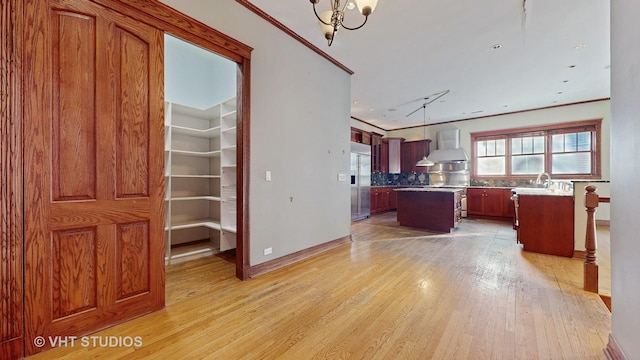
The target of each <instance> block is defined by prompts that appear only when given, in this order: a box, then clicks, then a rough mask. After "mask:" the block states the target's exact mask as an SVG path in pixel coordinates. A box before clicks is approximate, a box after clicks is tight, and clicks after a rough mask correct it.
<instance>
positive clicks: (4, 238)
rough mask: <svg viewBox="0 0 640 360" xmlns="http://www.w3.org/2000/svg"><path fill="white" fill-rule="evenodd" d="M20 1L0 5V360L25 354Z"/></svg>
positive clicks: (21, 7)
mask: <svg viewBox="0 0 640 360" xmlns="http://www.w3.org/2000/svg"><path fill="white" fill-rule="evenodd" d="M22 9H23V4H22V0H8V1H2V3H1V4H0V17H1V18H2V21H1V22H0V24H1V25H0V27H1V28H0V33H2V38H1V39H0V86H1V91H0V94H2V95H1V97H0V137H1V139H0V184H1V185H0V219H2V220H1V221H0V236H1V237H0V258H1V259H2V263H0V298H2V299H5V301H3V302H1V303H0V315H1V316H2V326H1V327H0V358H3V359H4V358H9V359H13V358H20V357H22V350H23V345H24V344H23V341H24V340H23V304H22V294H23V270H22V269H23V252H22V244H23V229H22V216H23V211H22V201H23V192H22V183H23V180H22V179H23V177H22V176H23V174H22V143H23V142H22V85H21V79H22V46H23V42H22V37H21V34H22V26H23V23H22V19H23V17H22Z"/></svg>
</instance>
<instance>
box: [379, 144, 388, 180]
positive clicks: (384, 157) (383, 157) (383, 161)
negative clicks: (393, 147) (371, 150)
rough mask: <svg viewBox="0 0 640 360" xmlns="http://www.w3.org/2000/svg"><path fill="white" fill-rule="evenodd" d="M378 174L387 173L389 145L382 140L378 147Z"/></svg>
mask: <svg viewBox="0 0 640 360" xmlns="http://www.w3.org/2000/svg"><path fill="white" fill-rule="evenodd" d="M380 172H383V173H388V172H389V143H388V142H386V141H384V139H383V141H382V144H381V145H380Z"/></svg>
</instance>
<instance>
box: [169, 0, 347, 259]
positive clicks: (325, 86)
mask: <svg viewBox="0 0 640 360" xmlns="http://www.w3.org/2000/svg"><path fill="white" fill-rule="evenodd" d="M162 1H163V2H164V3H166V4H167V5H169V6H171V7H173V8H175V9H176V10H178V11H181V12H183V13H185V14H187V15H189V16H191V17H193V18H195V19H197V20H199V21H201V22H203V23H205V24H207V25H209V26H211V27H212V28H215V29H216V30H219V31H221V32H222V33H225V34H227V35H229V36H231V37H233V38H235V39H237V40H239V41H241V42H243V43H245V44H247V45H249V46H251V47H252V48H254V51H253V52H252V55H251V152H250V156H251V160H250V169H251V170H250V171H251V174H250V176H251V178H250V181H249V201H250V203H249V206H250V209H249V216H250V233H251V237H250V239H251V243H250V249H251V251H250V263H251V265H256V264H260V263H263V262H265V261H268V260H272V259H275V258H278V257H281V256H284V255H287V254H291V253H293V252H296V251H299V250H303V249H306V248H309V247H311V246H315V245H319V244H322V243H325V242H328V241H331V240H335V239H338V238H341V237H344V236H348V235H349V234H350V232H351V229H350V226H351V217H350V216H351V215H350V214H351V213H350V211H351V207H350V201H351V199H350V187H349V186H350V185H349V183H348V182H346V181H345V182H338V173H343V174H348V173H349V167H350V142H349V128H350V99H351V78H350V75H349V74H347V73H346V72H344V71H343V70H341V69H339V68H338V67H336V66H335V65H333V64H331V63H330V62H328V61H327V60H325V59H324V58H322V57H320V56H318V55H317V54H316V53H314V52H312V51H311V50H309V49H307V48H306V47H304V46H303V45H302V44H300V43H298V42H297V41H295V40H294V39H292V38H291V37H289V36H288V35H286V34H284V33H283V32H282V31H280V30H278V29H277V28H275V27H274V26H273V25H271V24H269V23H268V22H266V21H264V20H263V19H262V18H260V17H258V16H257V15H255V14H254V13H252V12H250V11H249V10H247V9H246V8H244V7H243V6H241V5H239V4H238V3H237V2H236V1H235V0H217V1H210V0H190V1H184V0H162ZM267 170H269V171H271V172H272V177H273V181H271V182H267V181H265V171H267ZM268 247H271V248H273V253H272V254H271V255H267V256H265V255H263V249H265V248H268Z"/></svg>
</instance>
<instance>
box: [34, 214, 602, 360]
mask: <svg viewBox="0 0 640 360" xmlns="http://www.w3.org/2000/svg"><path fill="white" fill-rule="evenodd" d="M352 234H353V240H354V241H353V243H351V244H348V245H344V246H341V247H339V248H336V249H334V250H331V251H328V252H325V253H323V254H320V255H318V256H315V257H313V258H312V259H308V260H305V261H302V262H299V263H297V264H293V265H291V266H288V267H286V268H282V269H279V270H276V271H273V272H271V273H268V274H265V275H262V276H260V277H257V278H255V279H251V280H249V281H245V282H241V281H239V280H236V279H235V278H234V271H235V269H234V265H233V264H232V263H229V262H227V261H225V260H223V259H221V258H219V257H209V258H204V259H200V260H196V261H192V262H189V263H184V264H179V265H173V266H170V267H169V268H168V269H167V306H166V308H165V309H164V310H161V311H158V312H156V313H153V314H149V315H147V316H144V317H141V318H138V319H135V320H132V321H129V322H127V323H125V324H122V325H119V326H116V327H113V328H110V329H107V330H104V331H102V332H100V333H97V334H94V335H95V336H101V337H106V336H113V337H127V336H129V337H136V336H138V337H140V338H141V339H142V346H139V347H137V348H132V347H114V348H104V347H102V348H101V347H90V348H83V347H82V346H80V345H78V343H76V345H75V346H74V347H72V348H70V347H67V348H56V349H53V350H50V351H47V352H45V353H42V354H39V355H36V356H34V357H31V358H29V359H52V358H57V357H64V358H67V359H88V358H94V359H97V358H101V359H203V358H207V359H315V358H318V359H319V358H329V359H347V358H349V359H605V358H606V357H605V356H604V353H603V349H604V348H605V346H606V343H607V340H608V335H609V332H610V323H611V315H610V313H609V312H608V310H607V309H606V308H605V306H604V305H603V303H602V302H601V300H600V299H599V297H598V296H597V295H596V294H591V293H588V292H585V291H583V290H582V262H581V261H579V260H576V259H567V258H562V257H556V256H548V255H540V254H534V253H527V252H523V251H522V250H521V247H520V246H519V245H517V244H516V242H515V233H514V231H513V230H512V229H511V226H510V224H508V223H500V222H490V221H479V220H468V219H465V220H463V222H462V223H461V224H460V227H459V228H458V229H456V230H455V231H454V232H452V233H451V234H430V233H427V232H423V231H420V230H415V229H407V228H401V227H399V226H398V225H397V223H396V222H395V213H387V214H382V215H380V216H375V217H373V218H371V219H367V220H364V221H361V222H358V223H355V224H354V225H353V226H352Z"/></svg>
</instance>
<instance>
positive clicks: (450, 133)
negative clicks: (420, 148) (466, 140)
mask: <svg viewBox="0 0 640 360" xmlns="http://www.w3.org/2000/svg"><path fill="white" fill-rule="evenodd" d="M436 146H437V149H436V150H433V151H432V152H431V153H429V156H428V157H427V160H431V161H433V162H434V163H439V162H450V161H469V155H467V152H466V151H464V149H463V148H461V147H460V129H451V130H442V131H438V134H437V136H436Z"/></svg>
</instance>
